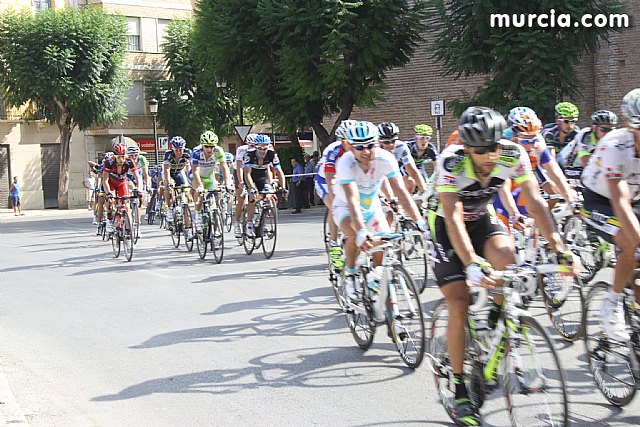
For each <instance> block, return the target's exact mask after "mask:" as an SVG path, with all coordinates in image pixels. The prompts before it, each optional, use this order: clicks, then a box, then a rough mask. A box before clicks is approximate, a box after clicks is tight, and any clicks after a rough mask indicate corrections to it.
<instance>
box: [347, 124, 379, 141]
mask: <svg viewBox="0 0 640 427" xmlns="http://www.w3.org/2000/svg"><path fill="white" fill-rule="evenodd" d="M377 138H378V128H377V127H376V125H374V124H373V123H371V122H366V121H361V122H356V124H354V125H352V126H349V127H348V128H347V139H348V140H349V143H350V144H362V143H368V142H374V141H375V140H376V139H377Z"/></svg>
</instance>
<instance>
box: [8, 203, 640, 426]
mask: <svg viewBox="0 0 640 427" xmlns="http://www.w3.org/2000/svg"><path fill="white" fill-rule="evenodd" d="M87 216H88V215H87V212H86V211H70V212H51V211H46V212H27V213H26V215H25V216H24V217H13V216H7V215H3V217H2V223H1V224H0V367H1V368H2V370H3V371H4V375H5V377H6V380H7V382H8V385H9V386H10V391H7V390H8V389H7V390H5V391H4V392H3V391H2V390H3V387H2V384H3V382H2V381H4V379H3V378H0V394H1V395H0V397H2V402H0V410H2V412H3V416H4V418H5V421H6V420H9V421H12V420H13V421H15V423H16V424H17V422H19V418H20V417H19V415H16V413H17V412H19V410H20V409H21V411H22V412H23V413H24V417H25V419H26V421H27V422H28V423H29V424H31V425H34V426H93V425H96V426H125V425H126V426H128V425H135V426H187V425H188V426H206V425H214V426H230V425H234V426H274V425H279V426H280V425H296V426H297V425H304V426H307V425H320V426H378V425H380V426H383V425H384V426H387V425H397V426H405V425H426V426H434V425H451V423H450V421H449V418H448V417H447V415H446V414H445V412H444V410H443V409H442V407H441V406H440V404H439V403H438V401H437V398H436V395H435V388H434V384H433V378H432V375H431V373H430V371H429V369H428V368H427V364H426V363H423V365H422V366H421V367H420V368H419V369H417V370H415V371H413V370H410V369H408V368H406V367H405V366H404V364H403V362H402V360H401V359H400V358H399V356H398V355H397V353H396V352H395V348H394V347H393V344H392V343H391V341H390V340H389V339H388V338H387V337H386V333H385V332H386V331H385V330H384V328H383V330H381V331H379V332H378V334H377V335H376V339H375V342H374V345H373V348H372V349H370V350H369V351H367V352H363V351H362V350H360V349H359V348H358V347H357V346H356V345H355V342H354V341H353V338H352V337H351V334H350V333H349V330H348V329H347V327H346V323H345V320H344V315H343V314H341V312H340V311H339V310H338V309H337V305H336V303H335V302H334V299H333V296H332V293H331V290H330V288H329V287H328V283H327V280H326V273H325V267H324V263H325V260H326V258H325V255H324V252H323V248H322V241H321V237H320V234H321V228H322V226H321V220H322V217H321V211H320V210H316V211H314V212H308V211H307V212H306V213H305V214H303V215H291V214H288V213H283V214H282V215H281V216H280V224H281V227H280V228H279V240H278V243H277V248H276V253H275V255H274V257H273V259H271V260H265V258H264V256H263V255H262V253H261V252H258V253H255V254H253V255H251V256H247V255H245V254H244V252H243V250H242V248H240V247H237V246H236V244H235V243H234V242H233V241H231V240H230V241H228V242H227V245H226V253H225V258H224V260H223V263H222V264H220V265H216V264H215V263H214V262H213V260H212V259H211V258H208V259H207V260H205V261H201V260H199V259H198V258H197V254H196V252H195V249H194V252H193V253H187V252H186V251H185V249H184V247H181V248H180V249H174V248H173V247H172V245H171V240H170V238H169V236H168V234H167V232H166V231H162V230H159V229H158V228H157V227H156V226H153V227H151V226H143V232H144V233H143V236H142V239H141V240H140V242H139V244H138V245H137V246H136V248H135V252H134V258H133V261H132V262H130V263H127V262H125V261H124V260H123V259H113V256H112V254H111V247H110V245H109V244H107V243H104V242H101V241H100V240H99V239H98V238H96V236H95V235H94V229H93V226H91V223H90V221H89V219H88V218H87ZM604 274H610V273H607V272H605V273H604ZM437 298H439V293H438V290H437V289H435V288H430V289H428V290H427V291H425V293H423V295H422V299H423V302H424V309H425V312H428V311H429V308H430V307H431V306H432V303H433V301H434V300H436V299H437ZM535 312H536V313H537V314H539V316H538V318H539V319H540V320H541V322H542V323H543V324H544V325H547V326H548V325H549V321H548V319H546V317H544V316H542V315H541V314H540V310H537V311H535ZM553 337H554V339H555V343H556V345H557V348H558V350H559V351H560V355H561V359H562V363H563V366H564V368H565V370H566V373H567V376H568V378H569V384H568V389H567V391H568V393H569V398H570V411H571V417H572V420H573V423H574V425H585V426H587V425H588V426H592V425H603V426H604V425H606V426H610V425H637V424H640V398H637V399H636V400H635V401H634V402H632V403H631V404H630V405H629V406H627V407H626V408H624V409H622V410H620V409H617V408H614V407H612V406H611V405H609V404H608V403H607V402H606V400H605V399H604V398H603V397H602V395H601V394H600V392H599V391H598V390H597V389H596V388H595V386H594V385H593V381H592V379H591V376H590V375H589V372H588V368H587V365H586V363H585V358H584V355H583V353H584V345H583V344H582V342H581V341H579V342H577V343H576V344H570V343H565V342H564V341H561V340H560V339H559V338H558V336H557V334H553ZM11 391H12V393H11ZM7 393H8V394H7ZM11 394H13V395H15V399H13V398H11ZM7 396H8V397H7ZM504 407H505V406H504V400H503V399H502V397H501V396H500V395H499V394H498V393H494V394H493V395H492V396H491V399H490V400H489V402H488V403H487V405H486V407H485V408H483V415H484V416H485V422H486V425H507V424H508V420H507V418H506V416H505V411H504Z"/></svg>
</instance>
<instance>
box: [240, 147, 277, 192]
mask: <svg viewBox="0 0 640 427" xmlns="http://www.w3.org/2000/svg"><path fill="white" fill-rule="evenodd" d="M243 163H244V169H250V170H251V179H253V182H254V184H255V185H256V188H257V189H258V191H259V192H261V193H262V192H271V183H270V182H269V173H268V171H269V167H270V166H273V168H274V170H282V168H281V167H280V159H279V158H278V154H277V153H276V152H275V150H271V149H269V150H266V151H265V152H264V157H262V158H260V157H259V156H258V150H256V149H250V150H248V151H247V154H246V155H245V156H244V161H243Z"/></svg>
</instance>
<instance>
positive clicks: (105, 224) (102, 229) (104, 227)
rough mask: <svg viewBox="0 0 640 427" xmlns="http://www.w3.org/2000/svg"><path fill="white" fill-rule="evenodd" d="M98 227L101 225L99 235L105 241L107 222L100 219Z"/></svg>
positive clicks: (107, 235)
mask: <svg viewBox="0 0 640 427" xmlns="http://www.w3.org/2000/svg"><path fill="white" fill-rule="evenodd" d="M98 227H101V229H100V236H101V237H102V241H103V242H106V241H107V239H108V238H109V234H108V233H107V223H106V222H104V221H102V222H101V223H100V225H99V226H98Z"/></svg>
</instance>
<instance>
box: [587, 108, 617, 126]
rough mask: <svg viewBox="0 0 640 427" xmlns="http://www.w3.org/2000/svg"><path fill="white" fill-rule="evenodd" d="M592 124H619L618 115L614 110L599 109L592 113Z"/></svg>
mask: <svg viewBox="0 0 640 427" xmlns="http://www.w3.org/2000/svg"><path fill="white" fill-rule="evenodd" d="M591 124H594V125H596V126H600V125H612V126H615V125H617V124H618V116H617V115H616V113H614V112H613V111H608V110H599V111H596V112H595V113H593V114H592V115H591Z"/></svg>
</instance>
